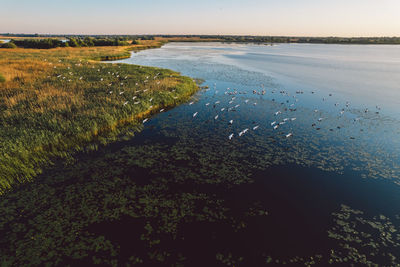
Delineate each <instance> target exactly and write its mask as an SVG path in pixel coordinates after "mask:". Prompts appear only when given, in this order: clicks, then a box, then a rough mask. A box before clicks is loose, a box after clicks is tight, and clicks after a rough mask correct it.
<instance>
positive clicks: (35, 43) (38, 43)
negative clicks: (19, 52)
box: [1, 37, 138, 49]
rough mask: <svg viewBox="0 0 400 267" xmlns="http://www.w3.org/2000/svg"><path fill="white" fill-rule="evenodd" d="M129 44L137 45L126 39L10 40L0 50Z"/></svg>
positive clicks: (134, 41)
mask: <svg viewBox="0 0 400 267" xmlns="http://www.w3.org/2000/svg"><path fill="white" fill-rule="evenodd" d="M130 44H138V41H137V40H132V42H131V43H130V42H129V40H128V39H127V38H124V37H115V38H94V37H85V38H72V37H71V38H68V39H67V40H63V41H62V40H59V39H54V38H47V39H12V40H11V41H10V42H8V43H5V44H1V48H15V47H23V48H38V49H50V48H57V47H92V46H126V45H130Z"/></svg>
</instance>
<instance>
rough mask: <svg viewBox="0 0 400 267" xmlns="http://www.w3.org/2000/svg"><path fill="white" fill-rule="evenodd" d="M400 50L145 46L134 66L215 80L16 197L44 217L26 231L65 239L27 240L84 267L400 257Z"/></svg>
mask: <svg viewBox="0 0 400 267" xmlns="http://www.w3.org/2000/svg"><path fill="white" fill-rule="evenodd" d="M398 51H399V48H397V47H396V46H336V45H276V46H263V45H262V46H261V45H260V46H258V45H236V44H235V45H232V44H218V43H202V44H186V43H185V44H180V43H172V44H168V45H165V46H164V47H162V48H160V49H152V50H146V51H142V52H139V53H136V54H133V56H132V58H130V59H126V60H122V61H120V62H123V63H130V64H140V65H148V66H157V67H164V68H169V69H173V70H176V71H180V72H181V73H182V74H184V75H189V76H191V77H195V78H200V79H204V81H205V82H204V83H203V86H205V85H207V86H208V87H209V89H202V90H200V91H199V92H198V93H197V94H196V95H194V96H193V98H192V99H191V100H189V101H188V103H186V104H183V105H181V106H179V107H176V108H174V109H172V110H169V111H167V112H163V113H160V114H158V115H156V116H154V117H152V118H151V119H150V120H149V122H147V123H146V124H144V129H143V131H142V132H140V133H138V134H137V135H136V136H135V137H133V138H131V139H128V140H126V141H120V142H117V143H113V144H111V145H108V146H105V147H101V148H100V149H99V150H98V151H95V152H91V153H87V154H81V155H79V156H78V157H77V161H76V162H75V163H74V164H72V165H67V166H64V165H63V164H56V165H55V166H54V167H52V168H50V169H49V170H46V171H45V172H44V173H43V175H42V176H41V177H39V178H38V179H37V180H35V182H34V183H32V184H28V185H25V186H24V187H23V188H22V189H21V190H19V191H18V192H14V193H12V194H9V195H8V199H10V203H14V202H13V201H14V199H17V200H18V204H16V205H17V207H20V206H21V208H19V209H18V210H22V211H24V210H25V211H29V212H31V213H32V217H29V218H30V219H29V222H28V223H27V224H24V223H22V222H19V224H18V227H19V228H23V227H27V228H28V229H31V227H32V226H30V225H29V224H30V222H31V221H33V222H36V224H35V225H40V227H39V229H36V228H35V233H36V232H37V233H38V234H37V238H38V240H40V237H42V238H44V240H46V243H45V244H50V245H48V248H47V249H46V247H43V246H37V245H36V246H35V243H34V244H33V245H32V244H31V243H29V244H30V245H29V246H28V247H27V248H26V249H27V250H28V252H29V251H31V253H32V255H36V254H40V253H44V254H46V253H47V250H51V251H52V253H53V255H56V256H57V259H62V260H64V261H65V262H68V263H71V264H73V265H79V264H80V265H88V264H90V263H92V260H93V261H96V262H99V263H103V264H111V263H110V262H111V260H114V261H115V262H117V263H119V265H124V263H126V262H130V263H131V264H138V265H140V264H141V263H142V264H143V265H146V266H155V265H162V266H165V265H172V264H176V263H182V264H184V265H185V266H216V265H222V266H227V265H230V266H232V265H235V266H263V265H266V264H268V263H273V264H293V263H298V264H301V265H304V264H306V265H307V264H312V263H315V264H317V265H320V266H326V265H327V264H328V263H344V264H345V265H347V264H350V263H352V264H355V265H369V264H380V265H388V266H395V265H398V264H399V260H398V259H399V257H400V254H399V249H398V247H399V246H400V235H399V234H398V233H399V230H400V180H399V179H400V165H399V163H400V162H399V157H398V155H399V152H400V151H399V149H400V146H399V141H400V138H399V137H400V136H399V135H400V129H399V126H400V125H399V116H398V114H399V111H400V110H399V108H398V106H396V103H398V101H399V98H398V94H399V91H398V90H397V89H396V86H397V85H398V84H400V83H398V82H399V77H398V75H395V74H394V73H395V72H396V70H399V65H400V63H399V54H398ZM365 55H368V56H365ZM383 70H387V71H383ZM391 73H392V74H391ZM228 88H229V89H228ZM253 90H256V92H257V93H256V94H254V93H253ZM262 90H265V91H266V93H265V94H262V93H261V92H262ZM296 91H297V93H296ZM300 91H301V92H300ZM235 92H236V93H235ZM312 92H314V93H312ZM330 94H332V95H331V96H330ZM233 98H234V99H233ZM323 98H325V101H323ZM246 100H248V102H247V103H246ZM230 101H232V102H231V103H230ZM346 101H348V102H349V105H348V106H346ZM191 102H193V104H190V103H191ZM208 103H209V105H206V104H208ZM254 103H256V105H254ZM336 103H338V104H337V105H335V104H336ZM236 105H239V106H238V107H236V108H235V106H236ZM376 105H378V108H377V107H376ZM223 108H225V109H224V110H223V111H221V109H223ZM366 108H368V111H367V112H366ZM228 110H229V111H228ZM315 110H317V112H315ZM277 111H280V112H281V113H280V114H278V115H275V113H276V112H277ZM341 111H343V114H341ZM195 112H198V113H197V114H198V115H197V116H195V117H193V114H194V113H195ZM217 115H218V118H216V116H217ZM293 118H296V119H295V120H292V119H293ZM319 118H322V120H321V121H319V120H318V119H319ZM285 119H287V120H285ZM230 120H233V123H232V124H230V123H229V121H230ZM274 121H276V122H277V123H280V122H281V123H282V122H285V123H284V124H281V125H280V126H279V128H278V129H276V130H274V129H273V127H272V126H271V123H273V122H274ZM314 124H315V125H314ZM256 126H258V128H255V127H256ZM245 129H248V131H247V132H245V133H243V134H242V135H241V136H239V133H240V132H243V131H244V130H245ZM289 133H292V136H290V137H286V135H287V134H289ZM231 134H233V138H232V139H231V140H229V138H228V137H229V136H230V135H231ZM2 203H6V201H3V202H2ZM0 204H1V203H0ZM2 210H7V209H6V208H2ZM11 216H17V215H14V214H13V213H12V212H11V211H9V213H7V216H5V217H7V218H8V217H11ZM0 222H1V221H0ZM37 222H40V224H39V223H37ZM0 234H1V232H0ZM15 238H16V240H18V238H17V235H16V237H15ZM71 240H73V241H72V242H71ZM38 242H39V241H38ZM60 243H61V244H62V245H60ZM27 244H28V243H27ZM39 244H41V243H39ZM21 246H24V243H23V244H22V245H21ZM0 247H1V246H0ZM60 251H61V252H60ZM57 253H59V254H57ZM27 255H30V254H27ZM392 256H394V257H392Z"/></svg>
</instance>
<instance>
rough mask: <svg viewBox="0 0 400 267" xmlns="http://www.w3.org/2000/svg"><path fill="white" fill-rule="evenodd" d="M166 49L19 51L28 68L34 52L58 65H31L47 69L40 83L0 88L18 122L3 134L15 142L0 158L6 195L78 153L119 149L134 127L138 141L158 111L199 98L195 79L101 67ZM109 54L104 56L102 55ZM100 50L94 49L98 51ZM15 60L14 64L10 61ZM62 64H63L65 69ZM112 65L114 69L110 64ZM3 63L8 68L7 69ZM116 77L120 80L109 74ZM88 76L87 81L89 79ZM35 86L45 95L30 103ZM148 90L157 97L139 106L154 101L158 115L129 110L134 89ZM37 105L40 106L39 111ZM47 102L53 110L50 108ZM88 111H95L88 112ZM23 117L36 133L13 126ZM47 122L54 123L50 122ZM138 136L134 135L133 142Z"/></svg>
mask: <svg viewBox="0 0 400 267" xmlns="http://www.w3.org/2000/svg"><path fill="white" fill-rule="evenodd" d="M163 44H164V43H156V44H145V45H139V46H131V47H128V48H126V47H124V48H122V49H121V48H119V47H116V48H115V49H112V48H111V49H110V48H101V49H103V50H106V51H108V53H107V54H106V55H104V53H98V54H97V55H96V53H93V51H90V49H87V48H84V49H81V48H74V49H75V50H71V49H66V50H63V48H59V49H50V50H47V51H32V50H28V51H27V50H26V49H22V50H21V49H19V50H18V49H17V52H15V50H14V51H13V52H12V53H14V54H12V55H11V56H14V57H15V56H21V54H18V53H22V56H21V57H22V58H23V59H22V60H21V61H25V60H26V59H25V56H26V53H28V56H35V55H34V54H33V52H36V53H39V54H40V55H41V56H43V55H46V56H49V55H51V59H50V60H49V59H48V58H45V59H42V58H39V59H36V58H35V59H29V62H31V64H32V63H35V64H36V65H38V66H43V67H42V69H38V70H36V71H35V72H34V73H32V74H33V75H28V74H30V73H28V74H27V73H25V76H22V77H23V78H22V79H23V80H22V83H21V82H19V81H16V80H15V79H12V80H11V79H8V82H5V83H2V84H1V85H0V87H3V88H2V89H3V90H2V92H1V93H0V98H3V99H4V101H5V103H7V104H6V105H8V108H6V116H8V117H9V118H10V123H11V124H7V123H6V122H3V125H2V126H4V127H2V128H3V132H0V134H1V135H3V136H9V138H5V140H4V146H3V149H2V150H3V151H0V152H1V153H2V154H3V155H4V157H2V158H1V159H0V195H1V194H4V193H5V192H6V191H8V190H13V189H16V188H17V187H18V184H23V183H25V182H27V181H31V180H33V179H35V177H36V176H37V175H38V174H40V173H41V172H42V170H43V169H44V168H46V167H48V166H50V165H51V164H52V160H53V159H57V158H58V159H65V160H68V159H71V158H72V157H73V155H74V154H75V153H76V152H79V151H85V150H92V149H96V148H97V146H98V145H106V144H108V143H111V142H113V141H115V140H116V139H117V138H118V135H120V134H121V133H123V132H124V131H125V130H126V128H130V127H131V128H132V129H133V130H134V133H136V132H138V131H140V130H141V128H140V127H141V126H140V125H141V123H140V121H141V119H143V118H144V117H146V116H152V115H154V114H156V113H158V112H157V109H169V108H173V107H175V106H177V105H179V104H181V103H183V102H184V101H186V100H187V99H188V98H189V97H190V96H191V95H193V94H194V93H195V92H197V90H198V86H197V85H196V83H195V82H194V81H193V80H192V79H191V78H189V77H185V76H182V75H180V74H178V73H177V72H174V71H171V70H167V69H160V68H153V67H145V66H142V67H140V66H135V65H131V64H124V63H118V64H102V63H103V62H102V61H100V59H101V58H102V57H106V58H107V57H108V58H122V57H126V56H128V57H130V56H131V51H141V50H144V49H150V48H159V47H161V46H162V45H163ZM101 49H100V51H102V50H101ZM97 50H99V49H97ZM97 50H96V49H94V51H97ZM31 51H32V53H31ZM69 51H73V52H74V53H76V54H79V55H78V56H76V57H74V56H71V55H69V54H66V55H64V54H63V53H65V52H67V53H68V52H69ZM115 52H117V53H115ZM15 53H17V55H15ZM80 53H87V54H88V56H89V57H87V58H86V59H85V57H82V56H81V54H80ZM8 56H9V57H11V56H10V54H9V55H8ZM63 56H65V57H67V56H68V57H69V58H67V59H65V58H64V57H63ZM71 57H72V58H71ZM5 58H6V59H7V55H5ZM41 59H42V60H43V61H45V63H43V61H42V62H40V61H41ZM85 60H87V62H85ZM16 61H17V62H18V61H20V60H16ZM59 61H62V63H61V62H59ZM78 62H79V63H78ZM104 62H109V60H108V61H104ZM1 63H2V62H1V61H0V66H1ZM60 63H61V64H60ZM48 65H50V66H51V68H50V67H48ZM45 66H46V67H45ZM53 66H54V67H53ZM97 69H98V70H99V71H98V72H97V71H96V70H97ZM100 70H101V72H100ZM36 72H38V73H36ZM111 72H112V73H113V76H110V74H107V73H111ZM114 73H120V75H121V76H122V75H124V76H126V77H129V79H128V78H126V79H122V77H119V76H120V75H118V77H119V78H117V77H116V76H117V75H114ZM156 73H157V75H156ZM7 74H9V73H7ZM73 74H74V75H73ZM78 75H79V76H81V79H79V78H78V77H77V76H78ZM85 75H87V77H84V76H85ZM151 75H153V76H154V77H157V80H154V81H150V82H148V83H143V81H145V80H147V79H145V77H148V76H151ZM38 77H39V78H38ZM46 77H47V78H46ZM57 77H59V78H57ZM83 77H84V78H83ZM100 77H104V79H105V81H104V82H102V81H99V80H100ZM61 78H63V79H61ZM60 79H61V80H60ZM85 79H86V81H85ZM101 80H103V78H101ZM106 81H107V84H108V83H111V84H113V85H111V86H107V84H106ZM156 81H157V83H156ZM119 83H121V85H120V84H119ZM125 83H126V85H125ZM71 84H72V85H71ZM101 84H104V86H101ZM122 84H124V85H122ZM135 84H136V85H135ZM34 85H35V87H36V86H39V88H38V89H35V94H36V95H37V97H36V98H37V99H36V100H32V98H31V97H29V94H31V90H32V89H30V88H31V87H33V86H34ZM40 86H41V87H40ZM107 87H108V89H107V91H108V90H110V91H116V92H117V91H120V93H121V92H122V93H123V92H125V94H122V93H121V94H120V95H110V96H109V97H108V96H107V94H105V92H104V89H103V88H107ZM145 87H150V91H149V92H148V93H139V94H137V97H138V99H143V101H145V100H146V99H147V101H148V99H149V98H150V97H152V98H154V101H153V102H152V103H153V104H152V105H151V107H150V104H145V103H143V104H142V103H141V104H140V105H138V106H137V107H136V105H133V104H132V103H131V105H132V107H131V106H129V105H127V106H125V104H124V102H125V101H126V100H128V99H126V100H123V99H124V97H128V96H129V95H130V99H132V96H133V95H134V88H135V89H139V88H142V89H141V90H143V89H144V88H145ZM17 88H18V89H19V90H20V91H22V92H19V94H18V95H17V96H16V98H15V97H14V98H10V94H12V93H13V92H15V90H16V89H17ZM36 88H37V87H36ZM47 88H49V89H47ZM45 90H47V91H49V93H50V95H48V94H49V93H46V94H45V95H43V94H44V92H42V91H45ZM87 91H93V93H91V94H90V96H85V95H86V94H87ZM92 94H93V95H92ZM115 94H116V93H115ZM42 95H43V96H42ZM52 95H54V96H52ZM58 95H59V96H58ZM119 96H121V97H119ZM54 97H56V98H54ZM104 97H106V98H105V100H106V101H104ZM14 99H15V100H14ZM23 99H26V100H23ZM54 99H55V100H54ZM39 100H40V101H39ZM15 101H16V102H15ZM20 101H27V102H26V103H25V105H27V108H26V109H23V110H21V108H19V107H17V106H16V104H18V103H21V102H20ZM37 101H39V102H38V103H37V104H35V102H37ZM43 101H45V102H46V103H48V104H46V105H43V104H42V102H43ZM128 101H129V100H128ZM82 102H84V103H86V104H84V103H82ZM131 102H132V101H131ZM38 105H39V106H42V107H41V108H40V112H39V113H38V111H39V110H37V106H38ZM87 105H89V106H90V108H87V107H86V106H87ZM57 106H60V107H61V110H59V109H57ZM118 106H119V108H118ZM149 107H150V108H149ZM72 108H74V109H77V111H76V112H72V110H71V109H72ZM129 110H130V111H129ZM60 112H61V113H60ZM63 113H65V114H68V115H67V117H64V116H63V115H62V114H63ZM24 114H25V115H24ZM40 114H43V115H40ZM16 116H17V117H21V116H22V117H25V118H28V119H27V120H28V121H26V122H25V123H26V124H27V125H30V124H31V125H32V126H31V127H30V128H29V129H25V127H24V126H23V125H21V126H18V124H15V123H13V122H12V120H11V118H13V117H16ZM43 116H45V118H48V119H45V121H43ZM22 117H21V118H22ZM52 118H53V119H52ZM6 121H7V120H6ZM52 121H54V122H56V121H57V123H56V125H54V126H55V128H53V129H52V128H50V129H49V128H48V126H45V125H47V124H49V125H50V124H53V123H52ZM35 125H37V126H35ZM39 125H43V126H44V127H45V128H44V129H42V127H43V126H40V128H38V127H39ZM10 127H12V128H13V129H15V130H17V131H18V132H16V133H15V134H13V133H10V132H9V131H7V128H10ZM21 132H22V133H21ZM132 134H133V133H130V135H132ZM10 136H11V137H10ZM24 140H28V141H24Z"/></svg>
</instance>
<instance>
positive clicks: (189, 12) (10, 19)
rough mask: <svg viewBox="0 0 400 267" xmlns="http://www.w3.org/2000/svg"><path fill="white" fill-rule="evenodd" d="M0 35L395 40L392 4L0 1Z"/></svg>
mask: <svg viewBox="0 0 400 267" xmlns="http://www.w3.org/2000/svg"><path fill="white" fill-rule="evenodd" d="M0 6H1V10H2V12H1V15H0V33H8V32H9V33H40V34H46V33H48V34H227V35H228V34H229V35H281V36H282V35H284V36H343V37H349V36H400V16H399V13H400V0H196V1H192V0H112V1H110V0H86V1H84V0H35V1H33V0H18V1H13V0H12V1H11V0H0Z"/></svg>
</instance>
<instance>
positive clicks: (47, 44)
mask: <svg viewBox="0 0 400 267" xmlns="http://www.w3.org/2000/svg"><path fill="white" fill-rule="evenodd" d="M12 42H13V43H15V44H16V45H17V46H20V47H24V48H39V49H50V48H56V47H60V46H63V45H64V44H63V42H62V41H60V40H58V39H51V38H49V39H39V40H37V39H26V40H12Z"/></svg>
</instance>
